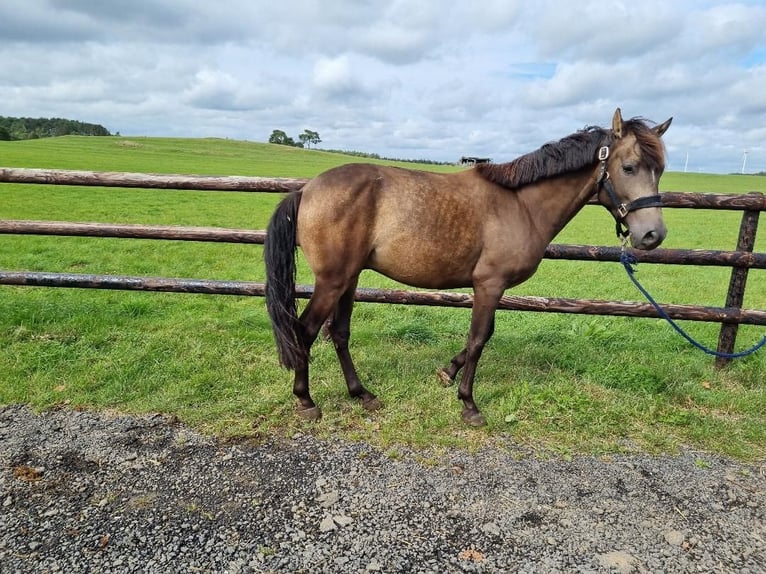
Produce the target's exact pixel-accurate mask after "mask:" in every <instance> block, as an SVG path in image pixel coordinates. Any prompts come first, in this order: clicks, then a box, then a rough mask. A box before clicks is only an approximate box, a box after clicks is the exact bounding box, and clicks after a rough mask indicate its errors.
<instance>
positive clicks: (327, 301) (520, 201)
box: [264, 108, 673, 426]
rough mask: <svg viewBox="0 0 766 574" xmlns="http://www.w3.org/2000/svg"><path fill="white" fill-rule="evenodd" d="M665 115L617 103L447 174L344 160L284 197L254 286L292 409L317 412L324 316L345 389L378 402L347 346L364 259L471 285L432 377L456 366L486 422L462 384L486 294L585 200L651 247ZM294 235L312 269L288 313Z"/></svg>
mask: <svg viewBox="0 0 766 574" xmlns="http://www.w3.org/2000/svg"><path fill="white" fill-rule="evenodd" d="M672 119H673V118H669V119H668V120H666V121H665V122H663V123H661V124H659V125H654V124H653V123H651V122H648V120H645V119H643V118H632V119H630V120H623V118H622V114H621V112H620V109H619V108H617V110H616V111H615V113H614V116H613V118H612V126H611V129H606V128H601V127H597V126H589V127H586V128H584V129H582V130H580V131H578V132H576V133H573V134H571V135H569V136H567V137H564V138H562V139H560V140H559V141H555V142H551V143H548V144H545V145H543V146H542V147H541V148H540V149H538V150H537V151H533V152H531V153H528V154H526V155H522V156H521V157H519V158H517V159H515V160H513V161H511V162H509V163H500V164H492V163H484V164H479V165H476V166H475V167H473V168H471V169H467V170H464V171H460V172H457V173H450V174H438V173H429V172H424V171H417V170H408V169H402V168H397V167H389V166H382V165H372V164H347V165H343V166H340V167H335V168H332V169H330V170H328V171H325V172H324V173H322V174H320V175H318V176H317V177H315V178H313V179H312V180H310V181H309V182H308V183H306V185H305V186H304V187H303V188H302V189H301V190H299V191H295V192H292V193H290V194H289V195H287V196H286V197H285V198H284V199H283V200H282V201H281V202H280V203H279V205H278V206H277V208H276V210H275V211H274V213H273V215H272V217H271V219H270V221H269V225H268V228H267V235H266V240H265V245H264V260H265V265H266V276H267V278H266V286H265V295H266V307H267V311H268V314H269V317H270V320H271V324H272V329H273V331H274V337H275V340H276V346H277V350H278V357H279V362H280V364H281V365H282V366H283V367H285V368H286V369H289V370H293V371H294V372H295V374H294V382H293V394H294V395H295V397H297V413H298V415H299V416H300V417H301V418H304V419H307V420H318V419H319V418H321V414H322V413H321V410H320V409H319V407H318V406H317V405H316V404H315V403H314V401H313V400H312V398H311V394H310V393H309V356H310V349H311V346H312V344H313V343H314V341H315V339H316V337H317V335H318V333H319V330H320V329H321V327H322V325H323V324H325V323H326V322H327V325H328V331H329V336H330V338H331V340H332V342H333V345H334V347H335V350H336V352H337V356H338V360H339V362H340V367H341V370H342V372H343V376H344V378H345V381H346V385H347V387H348V393H349V395H350V396H351V397H352V398H356V399H358V400H360V401H361V404H362V406H363V407H364V408H365V409H367V410H370V411H373V410H376V409H378V408H380V407H381V402H380V401H379V399H378V398H377V397H376V396H375V395H374V394H373V393H371V392H370V391H369V390H368V389H367V388H365V387H364V386H363V385H362V383H361V381H360V380H359V376H358V375H357V372H356V368H355V366H354V363H353V361H352V359H351V355H350V354H349V346H348V341H349V336H350V324H351V311H352V307H353V304H354V293H355V290H356V285H357V281H358V278H359V274H360V273H361V271H362V270H363V269H373V270H375V271H377V272H379V273H382V274H383V275H385V276H387V277H390V278H391V279H394V280H396V281H398V282H401V283H405V284H407V285H411V286H414V287H423V288H430V289H450V288H460V287H472V288H473V292H474V298H473V307H472V312H471V321H470V328H469V332H468V340H467V342H466V344H465V347H464V348H463V349H462V350H461V351H460V352H459V353H458V354H457V355H455V356H454V357H453V358H452V360H451V361H450V363H449V365H448V366H446V367H445V368H442V369H440V370H438V371H437V374H438V376H439V378H440V379H441V380H442V381H443V382H444V383H445V384H449V383H452V382H454V381H455V378H456V376H457V375H458V372H459V371H460V370H461V369H462V376H461V378H460V382H459V385H458V392H457V394H458V398H459V399H460V400H462V402H463V410H462V420H463V421H464V422H465V423H466V424H467V425H471V426H482V425H485V424H486V419H485V418H484V415H483V414H482V413H481V411H480V410H479V407H478V406H477V405H476V403H475V402H474V398H473V383H474V377H475V374H476V366H477V364H478V362H479V358H480V357H481V354H482V350H483V349H484V346H485V344H486V343H487V341H488V340H489V339H490V337H491V336H492V333H493V331H494V323H495V311H496V308H497V304H498V302H499V300H500V298H501V296H502V295H503V292H504V291H505V290H506V289H508V288H510V287H513V286H515V285H518V284H520V283H522V282H523V281H525V280H527V279H529V277H531V276H532V275H533V274H534V273H535V271H536V270H537V267H538V265H539V264H540V261H541V260H542V258H543V255H544V253H545V249H546V247H547V246H548V244H549V243H550V242H551V240H552V239H553V238H554V237H555V236H556V234H557V233H558V232H559V231H561V230H562V229H563V228H564V226H565V225H566V224H567V223H568V222H569V221H570V220H571V219H572V218H573V217H574V216H575V215H576V214H577V212H579V211H580V209H581V208H582V207H583V206H584V205H585V204H586V203H587V202H588V201H589V200H590V198H591V197H593V196H594V195H595V196H597V197H598V200H599V202H600V203H601V204H603V205H604V206H605V207H606V208H607V209H608V210H609V211H610V212H611V214H612V216H613V217H614V219H615V225H616V229H617V233H618V235H621V236H622V237H623V240H624V241H626V242H627V240H628V238H629V240H630V244H631V245H632V247H634V248H636V249H641V250H650V249H654V248H655V247H657V246H658V245H660V243H662V240H663V239H664V238H665V235H666V234H667V229H666V227H665V223H664V222H663V218H662V210H661V206H662V201H661V198H660V195H659V194H658V185H659V179H660V176H661V175H662V173H663V171H664V169H665V147H664V145H663V142H662V140H661V137H662V135H663V134H664V133H665V131H666V130H667V129H668V127H669V126H670V123H671V121H672ZM298 245H299V246H300V247H301V249H302V251H303V253H304V255H305V259H306V261H307V262H308V265H309V267H310V268H311V271H312V272H313V274H314V278H315V280H314V290H313V294H312V295H311V298H310V299H309V302H308V304H307V305H306V306H305V308H304V309H303V312H302V313H301V314H300V316H298V313H297V306H296V300H295V273H296V264H295V257H296V249H297V246H298Z"/></svg>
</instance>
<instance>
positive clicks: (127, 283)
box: [0, 168, 766, 366]
mask: <svg viewBox="0 0 766 574" xmlns="http://www.w3.org/2000/svg"><path fill="white" fill-rule="evenodd" d="M307 181H308V180H306V179H301V178H263V177H242V176H239V177H231V176H226V177H218V176H189V175H160V174H144V173H118V172H91V171H65V170H47V169H23V168H0V182H6V183H24V184H49V185H75V186H99V187H122V188H142V189H147V188H148V189H168V190H200V191H237V192H243V191H244V192H273V193H285V192H289V191H294V190H298V189H300V188H301V187H302V186H303V185H304V184H305V183H306V182H307ZM662 197H663V206H664V207H672V208H681V209H723V210H737V211H742V212H743V218H742V224H741V226H740V232H739V239H738V242H737V249H736V251H713V250H699V249H694V250H692V249H657V250H654V251H649V252H641V251H637V252H635V255H636V256H637V258H638V260H639V262H645V263H658V264H672V265H709V266H726V267H731V268H732V277H731V281H730V286H729V291H728V295H727V298H726V303H725V306H724V307H705V306H696V305H672V304H671V305H663V309H664V310H665V311H666V312H667V314H668V315H669V316H670V317H671V318H673V319H676V320H690V321H708V322H718V323H722V326H721V334H720V336H719V342H718V350H719V351H720V352H724V353H731V352H732V351H733V349H734V345H735V341H736V334H737V327H738V325H739V324H750V325H766V310H758V309H742V308H741V307H742V302H743V299H744V293H745V287H746V283H747V276H748V271H749V270H750V269H766V253H753V249H754V245H755V236H756V231H757V227H758V219H759V215H760V212H762V211H766V195H764V194H761V193H748V194H739V195H728V194H706V193H685V192H684V193H681V192H666V193H663V194H662ZM594 203H595V202H594ZM0 234H22V235H57V236H86V237H116V238H132V239H165V240H179V241H210V242H229V243H251V244H262V243H263V241H264V239H265V237H266V232H265V231H261V230H245V229H222V228H209V227H178V226H149V225H125V224H111V223H73V222H64V221H18V220H0ZM545 257H546V258H548V259H568V260H580V261H619V259H620V249H619V248H616V247H603V246H594V245H561V244H552V245H550V246H548V249H547V250H546V254H545ZM0 284H5V285H25V286H38V287H41V286H42V287H80V288H96V289H122V290H142V291H163V292H181V293H206V294H222V295H248V296H258V297H262V296H263V295H264V286H263V284H262V283H254V282H245V281H213V280H205V279H178V278H175V279H173V278H163V277H128V276H120V275H82V274H67V273H40V272H36V273H33V272H20V271H0ZM296 291H297V295H298V297H300V298H308V297H310V296H311V287H309V286H305V285H301V286H298V287H297V288H296ZM356 299H357V301H361V302H373V303H396V304H403V305H431V306H444V307H470V306H471V305H472V304H473V297H472V296H471V295H470V294H467V293H455V292H433V291H405V290H391V289H364V288H360V289H358V290H357V297H356ZM499 308H500V309H504V310H521V311H536V312H555V313H577V314H589V315H617V316H631V317H654V318H656V317H658V314H657V311H656V310H655V309H654V307H652V306H651V305H650V304H648V303H635V302H628V301H596V300H588V299H565V298H553V297H529V296H516V295H506V296H504V297H503V298H502V300H501V301H500V305H499ZM726 362H727V360H725V359H723V360H722V359H718V360H717V361H716V364H718V365H719V366H722V365H724V364H726Z"/></svg>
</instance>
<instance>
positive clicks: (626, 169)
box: [622, 164, 636, 175]
mask: <svg viewBox="0 0 766 574" xmlns="http://www.w3.org/2000/svg"><path fill="white" fill-rule="evenodd" d="M622 173H624V174H625V175H633V174H634V173H636V168H635V167H634V166H632V165H630V164H625V165H623V166H622Z"/></svg>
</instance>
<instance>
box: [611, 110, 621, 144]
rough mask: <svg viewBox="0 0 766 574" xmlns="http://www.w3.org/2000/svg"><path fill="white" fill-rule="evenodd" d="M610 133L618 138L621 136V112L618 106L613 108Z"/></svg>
mask: <svg viewBox="0 0 766 574" xmlns="http://www.w3.org/2000/svg"><path fill="white" fill-rule="evenodd" d="M612 133H614V137H616V138H617V139H620V138H621V137H622V112H621V111H620V108H617V109H616V110H614V117H613V118H612Z"/></svg>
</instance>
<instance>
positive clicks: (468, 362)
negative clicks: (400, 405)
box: [448, 285, 503, 426]
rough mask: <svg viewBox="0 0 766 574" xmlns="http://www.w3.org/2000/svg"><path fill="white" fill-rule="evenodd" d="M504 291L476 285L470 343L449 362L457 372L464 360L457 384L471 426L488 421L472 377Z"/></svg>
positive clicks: (465, 415)
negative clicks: (481, 407)
mask: <svg viewBox="0 0 766 574" xmlns="http://www.w3.org/2000/svg"><path fill="white" fill-rule="evenodd" d="M502 294H503V288H502V286H492V285H490V286H481V287H478V286H477V287H475V289H474V301H473V312H472V314H471V329H470V331H469V333H468V343H467V344H466V346H465V349H464V351H463V352H461V353H460V354H458V355H457V356H456V357H455V358H454V359H453V362H452V364H451V365H450V368H455V367H457V368H455V372H457V370H459V369H460V366H459V365H460V360H461V359H462V360H463V365H462V366H463V376H462V377H461V379H460V385H458V390H457V396H458V398H459V399H460V400H462V401H463V413H462V417H463V421H464V422H465V423H467V424H469V425H471V426H484V425H485V424H487V421H486V419H485V418H484V415H482V414H481V412H480V411H479V407H477V406H476V403H475V402H474V400H473V380H474V377H475V375H476V366H477V365H478V363H479V359H480V358H481V353H482V351H483V350H484V345H485V344H486V343H487V341H488V340H489V338H490V337H491V336H492V333H493V331H494V326H495V309H496V308H497V303H498V301H499V300H500V297H501V296H502ZM463 357H464V358H463ZM448 374H449V371H448Z"/></svg>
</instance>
